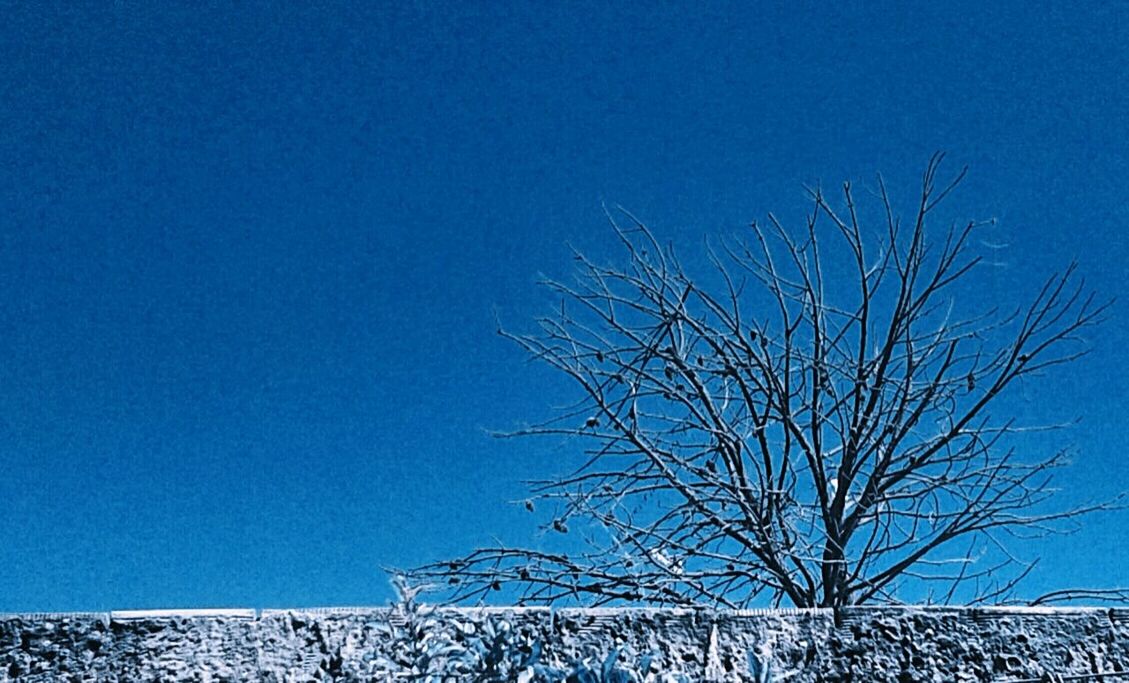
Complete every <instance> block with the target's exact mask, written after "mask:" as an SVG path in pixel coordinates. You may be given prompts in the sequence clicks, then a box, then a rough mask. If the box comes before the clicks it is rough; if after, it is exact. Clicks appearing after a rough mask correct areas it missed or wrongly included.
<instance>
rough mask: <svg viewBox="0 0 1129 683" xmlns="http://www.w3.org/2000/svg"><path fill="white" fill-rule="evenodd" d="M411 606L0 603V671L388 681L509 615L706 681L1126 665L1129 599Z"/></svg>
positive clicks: (560, 643)
mask: <svg viewBox="0 0 1129 683" xmlns="http://www.w3.org/2000/svg"><path fill="white" fill-rule="evenodd" d="M413 618H414V617H413V616H412V615H405V614H402V613H399V612H395V611H392V610H388V609H323V610H269V611H268V610H264V611H262V612H255V611H253V610H216V611H185V612H112V613H109V614H103V613H97V614H17V615H0V681H277V682H280V683H281V682H289V681H385V680H390V679H391V678H392V677H391V675H390V674H388V673H387V671H388V669H387V667H386V666H385V665H386V664H387V662H388V661H389V660H390V659H396V658H397V657H402V656H407V655H403V653H399V652H398V651H397V648H403V647H404V646H405V645H404V642H405V635H404V634H408V635H409V636H410V634H411V633H415V632H416V631H418V632H419V634H421V635H419V637H418V638H416V640H420V641H426V640H428V639H431V640H432V641H435V640H436V639H440V638H448V639H450V642H467V639H468V638H469V639H471V640H473V634H476V633H477V634H482V633H489V634H491V637H493V634H494V633H495V631H496V630H497V629H499V628H504V629H507V633H511V634H512V635H513V636H514V637H513V638H511V641H512V642H514V643H517V642H520V643H524V644H525V645H523V647H526V648H527V649H528V644H530V643H534V642H536V643H538V648H539V649H541V650H542V655H541V661H543V662H546V663H548V664H552V665H554V666H558V667H567V666H568V665H569V664H570V663H571V662H576V661H590V662H597V663H598V662H601V661H603V659H604V658H605V657H606V656H607V654H608V653H609V652H610V651H612V650H613V649H615V650H616V651H618V652H620V653H621V656H622V659H623V661H625V662H628V663H637V662H639V661H641V660H642V658H643V657H644V656H646V655H649V656H650V659H651V660H652V661H653V662H654V665H653V667H654V668H653V669H652V670H654V671H661V672H672V673H680V674H682V675H684V676H686V679H687V680H690V681H702V682H703V683H704V682H706V681H711V682H712V681H716V682H722V681H754V679H755V676H754V673H753V669H754V668H762V670H763V671H765V672H767V674H768V675H769V678H768V679H767V680H770V681H777V682H780V683H782V682H783V681H788V682H789V683H854V682H859V683H861V682H865V681H874V682H879V683H880V682H887V681H889V682H891V683H909V682H915V681H927V682H931V683H932V682H938V683H939V682H945V683H948V682H959V681H1001V682H1008V681H1010V682H1014V681H1022V680H1028V679H1038V678H1039V677H1040V676H1042V675H1043V674H1046V673H1049V672H1053V673H1060V674H1065V675H1070V674H1097V673H1121V672H1129V609H1021V608H1017V609H1010V608H983V609H966V608H933V607H929V608H924V607H923V608H908V607H907V608H901V607H898V608H895V607H874V608H851V609H845V610H841V611H839V612H838V613H836V612H832V611H830V610H763V611H762V610H754V611H742V612H720V611H707V610H701V611H698V610H650V609H594V610H585V609H559V610H548V609H520V608H512V609H507V608H489V609H477V610H476V609H458V610H441V611H435V612H427V613H424V615H423V616H419V615H417V617H415V621H413ZM499 625H502V626H499ZM412 629H416V631H413V630H412ZM424 633H426V634H427V635H426V637H424V636H423V635H422V634H424ZM413 638H415V637H414V636H413V637H410V638H407V640H408V641H411V642H415V641H414V640H413ZM444 642H446V641H444ZM487 642H488V641H487ZM507 642H510V641H507ZM409 644H410V643H409ZM461 678H462V679H466V680H471V679H472V678H473V677H472V676H471V674H469V673H464V674H462V675H461ZM450 680H460V675H459V674H455V675H454V677H453V678H451V679H450ZM1092 680H1108V681H1113V680H1129V676H1127V677H1119V678H1117V679H1113V678H1108V677H1107V678H1105V679H1098V678H1094V679H1092ZM757 683H761V681H757Z"/></svg>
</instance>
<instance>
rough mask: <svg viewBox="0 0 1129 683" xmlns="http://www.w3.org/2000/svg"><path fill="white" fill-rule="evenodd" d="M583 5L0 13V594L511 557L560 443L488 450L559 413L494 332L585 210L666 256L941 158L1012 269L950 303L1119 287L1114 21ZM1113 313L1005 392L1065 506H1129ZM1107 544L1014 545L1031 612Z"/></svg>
mask: <svg viewBox="0 0 1129 683" xmlns="http://www.w3.org/2000/svg"><path fill="white" fill-rule="evenodd" d="M915 4H916V6H915V7H914V6H912V5H915ZM614 5H615V6H614V7H609V6H608V4H607V3H584V2H572V3H567V4H566V3H542V2H536V3H532V2H531V3H501V2H492V3H469V2H457V3H449V4H445V3H441V2H404V3H395V4H393V3H379V2H364V3H355V4H353V5H350V4H345V3H340V4H322V5H317V4H313V3H299V2H288V3H278V4H274V3H271V4H265V3H238V4H233V5H231V6H226V5H209V6H204V5H203V4H202V3H186V4H182V5H176V4H173V3H165V2H160V3H142V2H126V1H118V2H112V3H111V2H103V3H94V4H89V5H82V4H79V3H58V4H47V3H25V4H22V5H20V6H14V5H9V6H7V7H6V8H5V9H4V11H3V15H4V21H3V22H2V23H0V102H3V104H2V105H0V215H2V217H3V220H2V223H0V503H2V507H0V520H2V521H3V525H4V529H5V533H4V542H3V543H0V610H93V609H107V608H155V607H166V606H178V607H207V606H255V607H280V606H311V605H344V604H375V603H380V602H383V601H384V600H386V599H387V598H388V596H389V591H388V588H387V584H386V581H385V578H384V577H383V575H382V574H381V573H380V570H379V567H380V566H382V565H397V566H407V565H412V564H415V563H418V562H422V561H425V560H429V559H434V558H437V557H440V556H447V555H452V554H456V553H459V552H461V551H463V550H466V549H468V548H470V547H471V546H473V545H475V544H476V543H483V542H487V541H489V540H490V538H491V537H492V536H495V535H497V536H499V537H501V538H502V539H503V540H507V541H511V542H518V541H523V540H526V539H529V538H530V537H531V536H532V535H533V534H534V533H535V525H536V523H537V522H538V521H542V522H543V521H544V520H537V519H532V518H530V516H528V514H527V513H525V512H524V510H522V509H521V508H520V506H510V505H507V504H506V502H507V501H509V500H513V499H515V498H521V497H522V496H523V494H522V488H521V486H520V484H519V482H518V480H519V479H520V478H522V477H530V476H537V475H539V474H546V473H549V472H552V471H556V470H557V469H559V467H560V462H561V459H562V458H565V457H567V455H568V454H569V453H571V452H575V446H574V445H572V444H570V443H567V442H560V443H545V442H536V441H534V442H530V441H518V442H504V441H497V440H493V439H491V438H489V437H488V436H487V435H486V430H488V429H496V428H507V427H514V426H517V425H520V424H522V423H523V422H525V421H532V420H536V419H539V418H544V417H546V416H548V415H550V414H551V412H550V411H551V407H552V406H553V405H554V404H555V403H556V402H557V400H556V398H557V396H559V395H564V394H562V393H561V391H562V388H563V387H564V385H563V384H562V383H561V382H560V381H559V380H557V379H556V378H554V377H553V376H552V375H550V374H548V373H547V372H546V371H545V370H543V369H541V368H539V367H537V366H535V365H531V364H529V363H526V362H525V361H524V360H523V357H522V356H521V354H520V353H519V352H518V351H517V350H516V349H515V348H512V347H511V346H509V345H507V344H506V343H505V342H504V341H503V340H500V339H498V338H497V337H496V336H495V335H494V317H493V316H494V311H495V310H497V312H498V315H499V316H500V317H501V318H502V319H503V320H504V321H506V323H507V324H510V325H512V326H515V327H518V328H520V327H522V326H523V325H525V324H526V323H527V321H529V320H530V319H531V318H532V317H533V316H535V315H537V314H538V313H541V312H543V311H545V310H546V308H547V307H548V306H549V305H551V302H550V300H549V299H548V298H547V297H546V295H545V294H544V293H542V292H540V291H538V289H537V288H536V286H535V281H536V279H537V277H538V273H539V272H544V273H547V274H550V275H554V276H560V277H564V276H567V275H568V273H569V272H570V269H571V261H570V254H569V251H568V248H567V244H568V243H571V244H574V245H575V246H577V247H579V248H582V249H584V250H586V251H588V252H590V253H591V254H593V255H594V256H595V257H596V258H597V259H600V260H608V261H612V260H614V259H616V258H619V256H620V255H619V253H618V252H617V251H616V249H615V245H614V238H613V235H612V234H611V232H610V230H609V229H608V228H607V225H606V223H605V221H604V219H603V216H602V213H601V202H607V203H609V204H621V205H623V206H625V207H628V208H630V209H631V210H632V211H633V212H634V213H635V214H637V215H639V216H640V217H641V218H643V219H644V220H646V221H647V222H648V223H649V224H650V225H651V227H652V228H653V229H654V230H655V231H656V232H657V233H658V234H659V235H660V236H661V237H663V238H664V239H668V240H672V241H674V242H675V243H677V244H679V245H680V247H681V249H682V251H683V253H685V254H687V255H688V257H691V260H692V257H695V256H700V254H701V247H702V244H703V239H704V236H705V235H707V234H711V235H717V234H731V233H734V232H737V231H740V230H741V228H742V227H743V226H745V225H746V224H747V223H748V222H749V221H750V220H752V219H755V218H763V216H764V215H765V214H766V213H767V212H769V211H774V212H777V213H778V214H779V215H781V216H782V217H784V218H786V219H790V220H793V221H795V220H799V218H800V216H801V213H802V211H803V210H804V209H805V204H804V195H803V190H802V186H803V185H804V184H805V183H807V184H815V183H823V184H824V185H825V186H827V187H832V188H833V187H835V186H837V185H838V183H840V182H841V181H842V180H844V179H847V178H851V179H854V180H855V181H856V182H857V183H858V184H859V185H860V186H865V185H867V184H868V183H873V179H874V177H875V174H876V173H877V172H882V173H883V174H884V176H885V177H886V179H887V182H888V183H889V184H890V186H891V188H892V189H893V191H894V192H895V195H896V196H897V197H899V198H901V199H902V200H903V201H905V202H907V203H908V202H912V200H913V193H914V191H915V187H916V184H917V177H918V174H919V173H920V172H921V170H922V168H923V167H924V164H925V163H926V161H927V160H928V158H929V156H930V154H931V153H932V152H934V151H935V150H946V151H947V152H948V158H949V160H950V161H949V164H950V165H949V168H950V170H953V171H955V170H957V168H959V166H960V165H963V164H968V165H970V166H971V172H970V175H969V179H968V181H967V183H966V184H965V186H964V188H963V190H962V191H961V192H960V193H959V194H958V195H957V196H956V197H955V198H954V200H953V201H952V202H951V204H950V206H949V208H948V211H949V212H950V214H951V215H952V216H953V217H954V218H989V217H996V218H998V220H999V222H998V225H997V227H996V228H994V229H993V230H994V231H995V232H994V233H993V235H992V239H993V240H994V242H998V243H1007V244H1009V245H1010V246H1009V247H1007V248H1006V249H1003V250H999V251H998V252H994V253H993V256H994V257H998V258H995V260H996V261H998V262H999V263H1000V265H998V266H996V267H992V268H987V269H983V270H982V271H981V272H979V273H978V274H977V277H978V278H980V280H979V282H980V283H981V288H980V289H979V292H980V293H981V294H982V296H983V299H984V302H985V303H994V302H997V301H1012V300H1014V301H1017V302H1018V301H1022V300H1025V299H1026V298H1027V294H1028V293H1030V292H1031V290H1032V288H1033V287H1035V286H1036V284H1037V282H1038V281H1039V280H1040V279H1041V278H1042V277H1045V276H1046V275H1048V274H1050V273H1051V272H1053V271H1054V270H1055V269H1057V268H1061V267H1062V266H1064V265H1065V264H1066V263H1067V262H1068V261H1069V260H1071V259H1073V258H1076V259H1077V260H1078V261H1079V262H1080V264H1081V269H1082V271H1083V272H1084V273H1085V274H1086V275H1087V276H1088V278H1089V282H1090V283H1091V284H1092V286H1093V287H1094V288H1096V289H1098V290H1101V291H1103V292H1107V293H1109V294H1111V295H1121V294H1122V293H1123V290H1124V282H1125V278H1126V266H1125V264H1126V263H1127V256H1129V254H1127V251H1129V239H1127V238H1126V237H1125V236H1124V231H1125V229H1126V227H1127V225H1129V221H1127V219H1129V208H1127V207H1129V204H1127V203H1126V200H1125V197H1126V183H1127V178H1129V158H1127V155H1129V135H1127V133H1129V131H1127V130H1126V125H1127V124H1126V122H1129V88H1126V87H1125V74H1126V73H1129V51H1127V50H1126V49H1125V45H1124V37H1125V36H1126V35H1129V10H1127V9H1126V7H1125V6H1124V5H1121V6H1117V7H1115V6H1114V5H1116V3H1083V6H1084V7H1085V8H1084V9H1079V8H1075V7H1070V6H1069V5H1067V4H1063V3H1031V2H1015V3H1012V4H1010V5H1009V4H1007V3H987V2H972V3H902V2H898V3H891V4H889V5H888V6H881V4H880V3H858V4H857V5H854V4H853V3H846V4H844V3H826V4H824V5H818V4H809V3H801V2H786V3H779V4H775V3H733V4H719V3H683V4H678V5H676V4H673V3H646V4H644V3H634V4H633V3H614ZM1102 5H1109V6H1107V7H1103V6H1102ZM970 303H971V304H976V303H977V302H970ZM1123 310H1124V305H1119V306H1117V307H1115V308H1114V310H1113V319H1112V320H1111V322H1110V323H1109V324H1107V325H1106V326H1104V327H1103V328H1102V329H1101V330H1100V332H1099V333H1096V334H1093V335H1091V341H1092V346H1093V350H1094V353H1093V354H1092V356H1090V357H1089V358H1087V359H1086V360H1085V361H1083V362H1081V363H1079V364H1077V365H1076V366H1073V367H1072V368H1071V369H1070V370H1069V371H1067V372H1063V373H1059V374H1055V375H1051V376H1048V377H1047V378H1046V381H1045V382H1044V383H1043V384H1041V385H1039V386H1031V387H1030V388H1029V389H1025V390H1024V391H1020V392H1018V393H1017V394H1016V395H1015V396H1014V397H1013V399H1012V403H1010V404H1009V405H1010V407H1011V408H1012V409H1013V410H1014V412H1016V413H1017V414H1019V415H1020V416H1023V417H1030V418H1031V419H1037V418H1045V417H1046V416H1048V415H1050V416H1052V417H1053V416H1055V415H1065V416H1067V417H1076V416H1077V417H1081V418H1082V421H1081V423H1080V424H1079V426H1077V427H1075V428H1073V429H1072V430H1069V431H1068V432H1064V433H1059V434H1055V435H1053V437H1048V441H1047V443H1046V444H1045V448H1047V449H1051V448H1053V447H1055V446H1065V445H1071V446H1073V447H1074V449H1075V451H1076V452H1077V454H1078V465H1077V467H1076V468H1075V469H1074V470H1073V471H1072V472H1071V473H1070V474H1069V475H1068V476H1065V477H1063V478H1061V480H1060V483H1061V485H1062V486H1063V488H1064V489H1066V490H1067V493H1066V494H1065V495H1068V496H1073V497H1075V498H1085V497H1089V496H1101V495H1109V494H1112V493H1113V492H1116V491H1119V490H1123V489H1129V464H1127V460H1126V452H1125V450H1126V447H1125V437H1124V434H1123V433H1122V431H1123V426H1124V424H1125V419H1124V413H1125V408H1126V404H1127V403H1126V393H1127V392H1126V382H1127V381H1129V356H1126V354H1125V353H1124V347H1125V342H1126V329H1127V328H1126V320H1127V319H1126V317H1125V315H1124V314H1123ZM1126 529H1129V513H1115V514H1110V515H1106V516H1104V517H1101V518H1094V519H1093V520H1092V521H1091V522H1090V523H1089V524H1088V525H1087V526H1086V528H1085V529H1084V530H1083V531H1082V532H1080V533H1079V534H1077V535H1076V536H1074V537H1071V538H1067V539H1064V540H1059V541H1056V542H1055V543H1053V544H1042V543H1024V544H1021V550H1022V551H1023V553H1025V556H1027V557H1032V556H1040V555H1041V556H1043V558H1044V559H1043V564H1042V566H1041V567H1040V569H1039V570H1037V572H1036V574H1035V575H1034V576H1033V577H1032V579H1031V583H1030V589H1029V590H1030V592H1031V593H1038V592H1040V589H1043V588H1046V589H1050V588H1054V587H1058V586H1060V585H1063V584H1071V585H1079V584H1080V585H1126V584H1129V564H1127V563H1124V562H1123V561H1122V559H1123V554H1124V534H1125V530H1126Z"/></svg>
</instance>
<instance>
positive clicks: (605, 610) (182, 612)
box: [0, 605, 1129, 621]
mask: <svg viewBox="0 0 1129 683" xmlns="http://www.w3.org/2000/svg"><path fill="white" fill-rule="evenodd" d="M389 609H390V608H389V607H360V606H358V607H302V608H275V609H255V608H222V609H175V608H173V609H152V610H112V611H109V612H0V621H12V620H23V621H33V620H37V621H51V620H67V619H74V620H101V621H137V620H145V619H262V618H269V617H278V616H285V615H306V616H311V617H317V616H368V615H376V614H384V613H386V612H388V610H389ZM437 609H438V611H440V612H447V613H466V614H496V615H506V614H528V615H536V614H546V615H548V614H558V615H561V616H570V615H581V614H583V615H588V616H608V617H611V616H615V615H620V614H662V615H666V616H670V617H677V616H680V615H695V614H697V615H700V614H704V613H711V614H715V615H717V616H721V617H727V616H728V617H739V618H740V617H772V616H787V615H811V616H817V615H829V614H832V613H833V612H834V611H833V610H831V609H825V608H808V609H803V608H777V609H772V608H764V609H741V610H720V609H709V608H705V607H702V608H659V607H596V608H586V607H558V608H550V607H523V606H489V607H439V608H437ZM1125 610H1129V606H1126V605H1111V606H1106V607H1095V606H1085V607H1025V606H984V607H963V606H937V605H866V606H857V607H847V608H844V609H842V610H841V612H842V613H844V614H847V615H851V614H854V615H860V614H867V613H882V612H885V613H891V614H895V613H906V612H925V613H930V614H966V615H973V614H994V615H1006V614H1014V615H1017V616H1021V615H1031V616H1034V615H1070V614H1079V615H1082V614H1090V615H1092V614H1102V613H1110V612H1111V611H1116V612H1122V611H1125Z"/></svg>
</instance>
